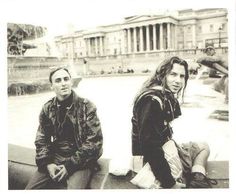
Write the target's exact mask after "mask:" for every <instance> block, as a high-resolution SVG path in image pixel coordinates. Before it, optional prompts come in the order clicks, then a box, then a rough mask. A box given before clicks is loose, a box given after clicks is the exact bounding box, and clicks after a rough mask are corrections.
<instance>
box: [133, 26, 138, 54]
mask: <svg viewBox="0 0 236 194" xmlns="http://www.w3.org/2000/svg"><path fill="white" fill-rule="evenodd" d="M133 36H134V39H133V40H134V52H137V33H136V27H134V28H133Z"/></svg>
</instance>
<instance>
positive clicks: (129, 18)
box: [125, 15, 157, 23]
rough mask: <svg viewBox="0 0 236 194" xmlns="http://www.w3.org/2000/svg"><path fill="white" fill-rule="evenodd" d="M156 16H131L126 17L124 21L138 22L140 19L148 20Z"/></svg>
mask: <svg viewBox="0 0 236 194" xmlns="http://www.w3.org/2000/svg"><path fill="white" fill-rule="evenodd" d="M156 17H157V16H156V15H155V16H154V15H139V16H132V17H127V18H126V21H125V23H131V22H132V23H133V22H140V21H145V20H150V19H153V18H156Z"/></svg>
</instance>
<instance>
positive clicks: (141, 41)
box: [139, 26, 143, 52]
mask: <svg viewBox="0 0 236 194" xmlns="http://www.w3.org/2000/svg"><path fill="white" fill-rule="evenodd" d="M139 38H140V49H139V50H140V52H143V27H142V26H140V27H139Z"/></svg>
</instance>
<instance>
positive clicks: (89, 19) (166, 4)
mask: <svg viewBox="0 0 236 194" xmlns="http://www.w3.org/2000/svg"><path fill="white" fill-rule="evenodd" d="M227 1H228V2H230V0H224V1H223V0H214V1H213V0H205V1H204V3H200V2H203V1H202V0H199V1H196V0H194V1H190V0H115V1H114V0H57V1H55V0H37V1H35V0H1V2H0V5H1V4H2V6H1V8H2V10H1V14H3V18H4V20H5V21H6V22H12V23H28V24H35V25H42V26H46V27H47V28H48V32H49V33H50V35H52V36H57V35H61V34H66V33H69V32H70V31H72V30H84V29H89V28H95V27H96V26H101V25H108V24H114V23H122V22H123V20H124V18H125V17H127V16H132V15H140V14H157V13H158V12H159V11H163V10H178V9H186V8H193V9H200V8H208V7H212V8H213V7H225V6H227ZM231 1H234V0H231ZM212 2H214V4H212ZM1 8H0V9H1Z"/></svg>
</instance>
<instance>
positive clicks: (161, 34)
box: [159, 24, 163, 50]
mask: <svg viewBox="0 0 236 194" xmlns="http://www.w3.org/2000/svg"><path fill="white" fill-rule="evenodd" d="M159 35H160V38H159V41H160V50H163V24H160V33H159Z"/></svg>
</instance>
